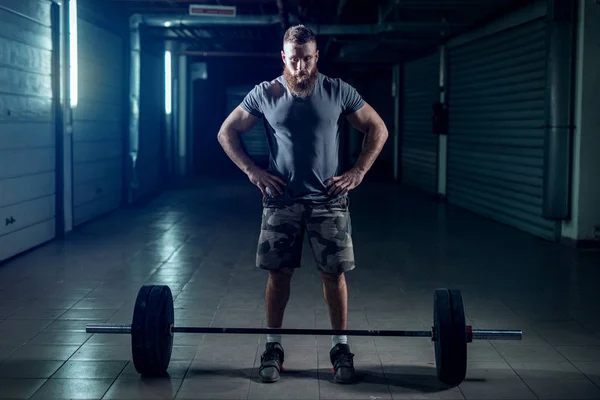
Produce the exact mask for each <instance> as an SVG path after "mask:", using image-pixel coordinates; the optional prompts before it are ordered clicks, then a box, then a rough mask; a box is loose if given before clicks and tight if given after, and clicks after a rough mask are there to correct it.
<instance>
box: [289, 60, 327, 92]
mask: <svg viewBox="0 0 600 400" xmlns="http://www.w3.org/2000/svg"><path fill="white" fill-rule="evenodd" d="M318 75H319V71H318V69H317V67H315V68H314V69H313V70H312V71H311V72H310V73H308V74H306V75H300V76H294V75H293V74H292V73H291V72H290V70H289V69H287V68H286V66H285V65H284V66H283V76H284V78H285V82H286V83H287V85H288V87H289V88H290V90H291V91H292V93H293V94H295V95H296V96H300V97H306V96H309V95H310V94H311V93H312V91H313V89H314V88H315V84H316V83H317V79H318V77H319V76H318Z"/></svg>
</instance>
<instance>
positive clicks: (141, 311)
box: [131, 285, 153, 372]
mask: <svg viewBox="0 0 600 400" xmlns="http://www.w3.org/2000/svg"><path fill="white" fill-rule="evenodd" d="M152 288H153V286H152V285H145V286H142V287H141V288H140V290H139V291H138V294H137V298H136V300H135V306H134V307H133V319H132V323H131V353H132V357H133V365H134V367H135V369H136V371H138V372H140V371H142V370H144V365H145V364H146V353H145V343H146V339H145V337H144V336H145V332H146V331H145V326H146V309H147V308H148V295H149V294H150V292H151V291H152Z"/></svg>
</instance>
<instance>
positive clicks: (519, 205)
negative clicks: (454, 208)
mask: <svg viewBox="0 0 600 400" xmlns="http://www.w3.org/2000/svg"><path fill="white" fill-rule="evenodd" d="M546 63H547V55H546V27H545V24H544V22H543V21H534V22H530V23H527V24H524V25H521V26H518V27H515V28H511V29H508V30H506V31H503V32H500V33H497V34H495V35H492V36H489V37H486V38H482V39H479V40H476V41H473V42H470V43H467V44H464V45H462V46H460V47H456V48H450V49H449V93H448V99H449V100H448V101H449V104H448V105H449V119H450V125H449V136H448V187H447V197H448V201H449V202H450V203H452V204H456V205H459V206H462V207H464V208H466V209H469V210H471V211H474V212H476V213H478V214H480V215H483V216H486V217H488V218H491V219H494V220H497V221H499V222H502V223H505V224H508V225H511V226H513V227H516V228H518V229H521V230H523V231H526V232H529V233H532V234H534V235H537V236H540V237H543V238H546V239H551V240H555V239H556V234H557V229H558V226H557V224H556V222H553V221H549V220H546V219H544V218H543V217H542V201H543V180H544V124H545V108H546V101H545V98H546V95H545V86H546Z"/></svg>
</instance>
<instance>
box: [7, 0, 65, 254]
mask: <svg viewBox="0 0 600 400" xmlns="http://www.w3.org/2000/svg"><path fill="white" fill-rule="evenodd" d="M50 7H51V3H50V2H49V1H45V0H0V21H1V22H0V261H2V260H4V259H7V258H9V257H12V256H14V255H16V254H18V253H20V252H22V251H25V250H28V249H30V248H32V247H35V246H37V245H39V244H42V243H44V242H46V241H48V240H51V239H52V238H53V237H54V235H55V223H56V221H55V201H56V191H55V169H56V168H55V163H56V159H55V157H56V149H55V136H54V128H53V126H54V125H53V107H52V26H51V14H50V11H51V8H50Z"/></svg>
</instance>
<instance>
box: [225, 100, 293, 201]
mask: <svg viewBox="0 0 600 400" xmlns="http://www.w3.org/2000/svg"><path fill="white" fill-rule="evenodd" d="M258 121H260V118H258V117H255V116H254V115H252V114H250V113H249V112H247V111H246V110H244V109H243V108H242V107H240V106H238V107H236V108H235V109H234V110H233V111H232V112H231V114H229V116H228V117H227V118H226V119H225V121H224V122H223V124H222V125H221V129H219V133H218V134H217V140H218V141H219V143H220V144H221V147H223V150H225V153H227V155H228V156H229V158H231V161H233V162H234V163H235V165H237V166H238V167H239V168H240V169H241V170H242V171H243V172H244V173H245V174H246V175H248V179H250V182H252V183H253V184H254V185H256V186H257V187H258V188H259V189H260V191H261V192H262V194H263V196H264V197H269V196H277V195H282V194H283V188H282V186H285V181H284V180H283V179H281V178H280V177H278V176H275V175H272V174H269V173H268V172H266V171H264V170H263V169H262V168H260V167H259V166H258V165H256V164H255V163H254V161H252V159H251V158H250V157H249V156H248V154H246V152H245V151H244V149H243V148H242V144H241V141H240V136H241V135H243V134H244V133H246V132H249V131H250V130H252V128H254V127H255V126H256V124H257V123H258Z"/></svg>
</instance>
